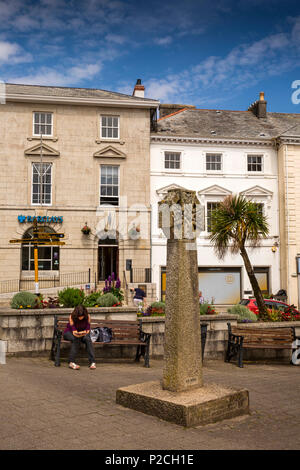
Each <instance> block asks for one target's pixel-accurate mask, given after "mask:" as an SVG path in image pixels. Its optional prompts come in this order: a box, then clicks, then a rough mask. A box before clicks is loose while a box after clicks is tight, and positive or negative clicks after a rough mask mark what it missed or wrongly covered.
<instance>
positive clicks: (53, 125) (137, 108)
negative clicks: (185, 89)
mask: <svg viewBox="0 0 300 470" xmlns="http://www.w3.org/2000/svg"><path fill="white" fill-rule="evenodd" d="M158 104H159V103H158V102H157V101H155V100H151V99H146V98H144V94H143V86H142V85H141V84H139V85H138V86H137V87H136V90H134V92H133V95H132V96H129V95H123V94H119V93H113V92H108V91H103V90H92V89H76V88H62V87H61V88H60V87H43V86H31V85H13V84H6V90H5V103H4V104H2V105H1V106H0V216H1V230H0V263H1V268H0V281H1V280H8V279H11V280H13V279H20V280H23V279H27V278H30V279H33V274H34V272H33V250H32V248H31V247H30V245H27V246H24V247H21V246H20V245H17V244H10V243H9V241H10V240H11V239H15V238H19V239H20V238H22V237H24V236H25V237H28V236H29V237H30V236H31V234H32V225H33V221H34V218H37V221H38V223H39V225H42V226H43V227H44V229H45V230H46V231H48V232H53V231H55V232H59V233H63V234H64V240H63V241H64V242H65V245H64V246H61V247H55V246H48V247H47V246H45V247H41V248H39V271H40V277H41V278H47V277H51V276H54V275H56V276H59V275H61V274H63V273H74V272H85V271H88V270H90V273H91V281H94V280H96V281H97V282H98V281H101V280H104V279H105V278H107V276H108V275H109V274H111V273H112V272H115V274H116V275H117V276H119V277H120V279H121V278H122V276H123V273H124V272H125V271H126V266H127V267H128V266H129V265H128V261H130V262H131V266H132V267H133V268H143V269H144V268H147V267H148V268H150V242H149V237H148V238H147V237H145V238H142V237H141V236H140V237H131V236H130V233H131V232H130V231H131V230H133V231H135V230H136V229H139V228H142V229H143V230H142V232H143V234H146V235H147V234H148V232H149V223H150V207H149V199H150V181H149V171H150V129H151V126H152V125H153V122H154V119H155V113H156V108H157V106H158ZM85 226H88V228H89V229H90V232H89V233H88V234H84V233H83V232H82V230H81V229H82V228H84V227H85ZM126 261H127V265H126Z"/></svg>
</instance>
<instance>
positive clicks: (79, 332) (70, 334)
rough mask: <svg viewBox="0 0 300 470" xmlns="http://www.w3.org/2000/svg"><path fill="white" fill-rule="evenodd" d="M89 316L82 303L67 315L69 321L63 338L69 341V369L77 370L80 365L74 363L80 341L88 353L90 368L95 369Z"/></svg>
mask: <svg viewBox="0 0 300 470" xmlns="http://www.w3.org/2000/svg"><path fill="white" fill-rule="evenodd" d="M90 331H91V318H90V315H89V313H88V311H87V309H86V308H85V307H84V306H83V305H78V306H77V307H75V308H74V310H73V312H72V313H71V315H70V317H69V322H68V324H67V327H66V329H65V330H64V333H63V335H64V339H65V340H67V341H71V342H72V344H71V349H70V354H69V367H70V369H74V370H78V369H80V366H79V365H78V364H76V362H75V360H76V356H77V354H78V349H79V344H80V343H81V342H82V343H84V344H85V345H86V350H87V353H88V359H89V367H90V369H96V364H95V354H94V348H93V343H92V340H91V337H90Z"/></svg>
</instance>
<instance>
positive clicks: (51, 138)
mask: <svg viewBox="0 0 300 470" xmlns="http://www.w3.org/2000/svg"><path fill="white" fill-rule="evenodd" d="M42 139H43V140H51V141H52V142H57V141H58V137H54V136H52V137H51V136H44V135H43V136H42ZM27 140H29V141H32V140H41V136H37V135H33V136H32V137H27Z"/></svg>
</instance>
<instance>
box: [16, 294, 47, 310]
mask: <svg viewBox="0 0 300 470" xmlns="http://www.w3.org/2000/svg"><path fill="white" fill-rule="evenodd" d="M10 306H11V308H42V302H41V300H40V299H39V298H38V296H37V295H35V294H32V293H31V292H18V293H17V294H15V295H14V296H13V298H12V300H11V302H10Z"/></svg>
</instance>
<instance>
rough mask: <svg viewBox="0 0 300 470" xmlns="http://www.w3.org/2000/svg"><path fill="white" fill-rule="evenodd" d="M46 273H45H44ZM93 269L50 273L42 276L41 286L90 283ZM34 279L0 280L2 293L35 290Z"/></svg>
mask: <svg viewBox="0 0 300 470" xmlns="http://www.w3.org/2000/svg"><path fill="white" fill-rule="evenodd" d="M43 274H44V273H43ZM44 276H45V274H44ZM90 282H91V270H90V269H89V270H88V271H82V272H75V273H62V274H59V275H52V276H51V275H49V276H45V277H40V279H39V288H40V289H49V288H51V287H71V286H75V285H81V284H90ZM34 288H35V283H34V279H33V278H32V279H31V278H28V279H10V280H7V281H0V294H6V293H9V292H19V291H27V290H28V291H30V290H34Z"/></svg>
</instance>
